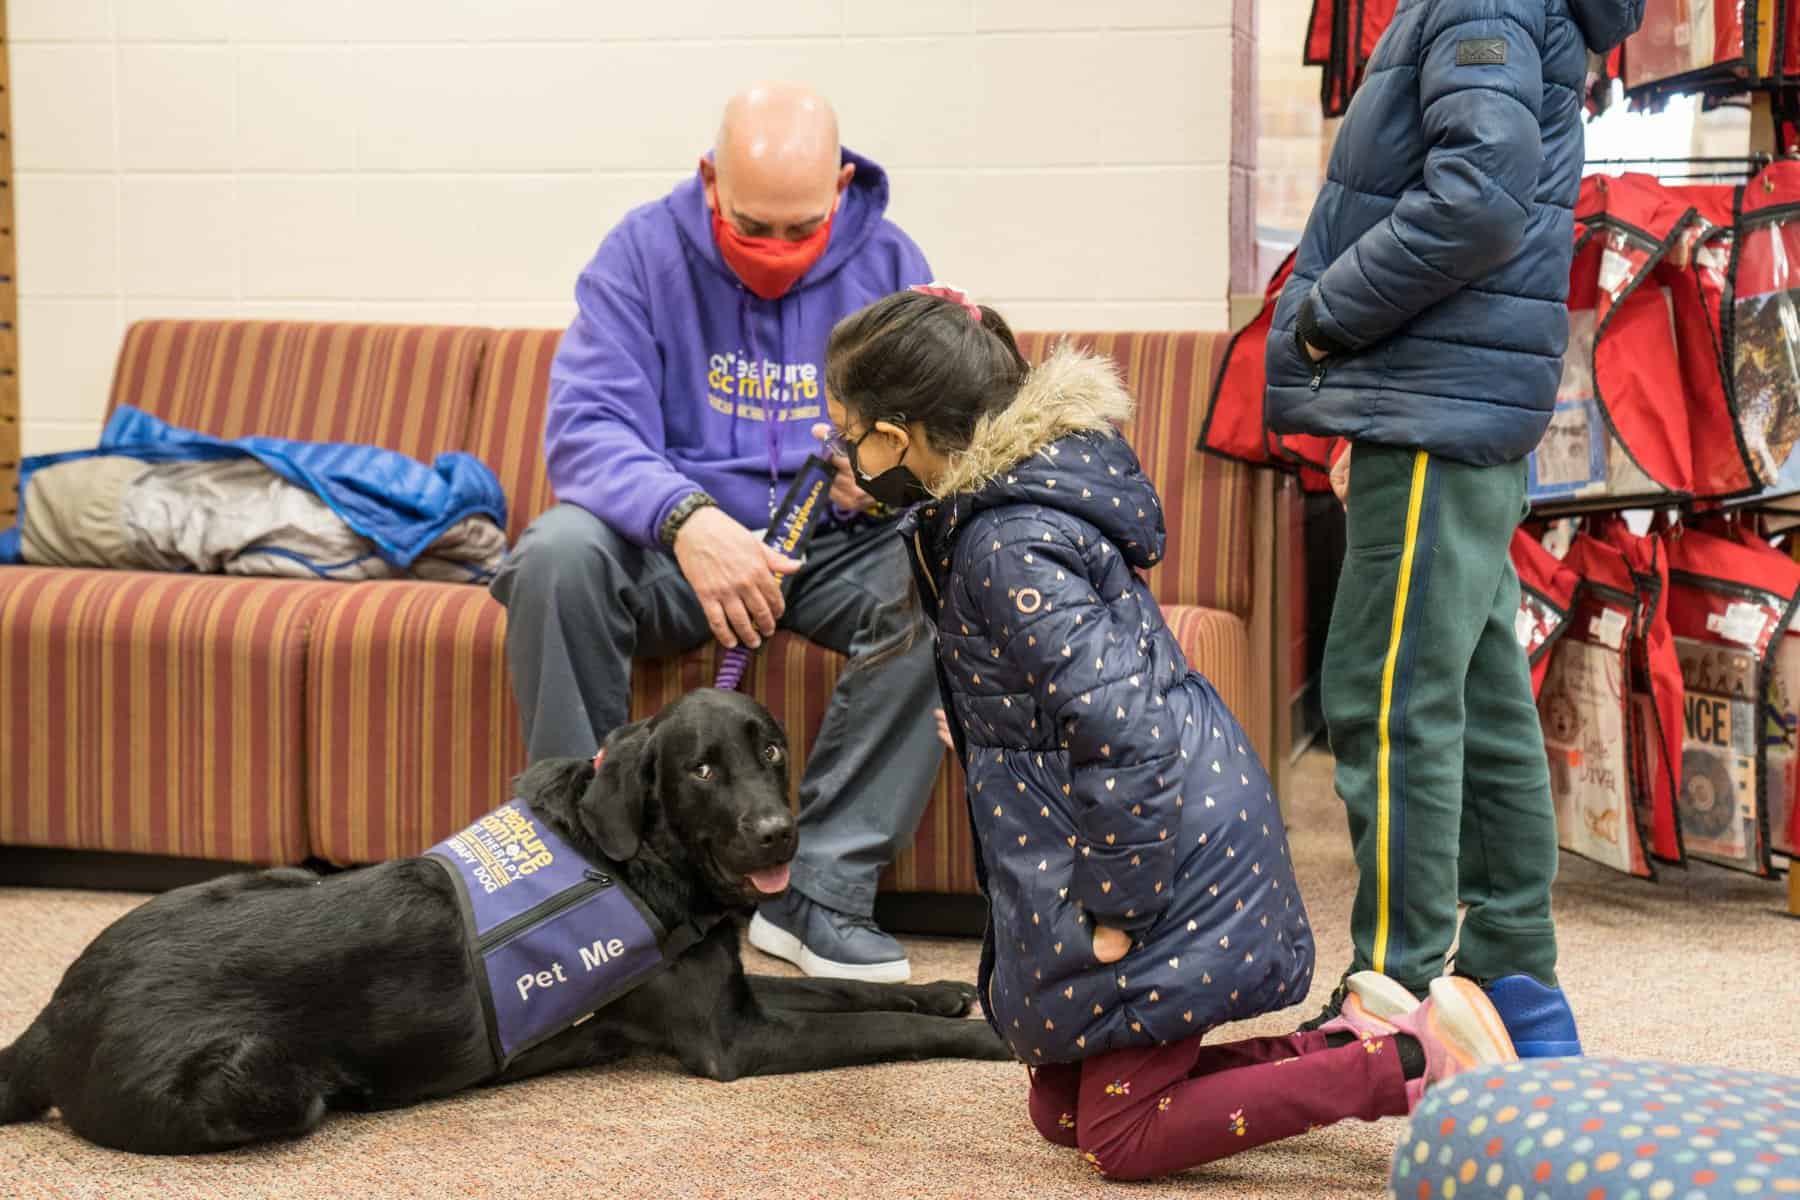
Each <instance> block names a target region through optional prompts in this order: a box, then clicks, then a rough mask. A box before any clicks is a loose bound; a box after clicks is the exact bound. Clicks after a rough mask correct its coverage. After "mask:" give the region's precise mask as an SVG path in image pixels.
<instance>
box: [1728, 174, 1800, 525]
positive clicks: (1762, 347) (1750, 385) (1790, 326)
mask: <svg viewBox="0 0 1800 1200" xmlns="http://www.w3.org/2000/svg"><path fill="white" fill-rule="evenodd" d="M1730 273H1731V297H1732V300H1731V309H1730V314H1729V318H1728V321H1727V325H1726V328H1727V330H1728V335H1727V339H1726V343H1727V357H1728V362H1729V366H1730V369H1731V396H1732V406H1733V412H1734V415H1735V417H1736V429H1737V438H1738V445H1739V448H1740V450H1741V451H1742V452H1743V454H1744V457H1745V460H1746V462H1747V465H1748V467H1749V469H1750V474H1751V478H1752V481H1753V484H1754V486H1755V487H1757V488H1775V487H1780V488H1783V489H1784V490H1785V489H1787V488H1792V487H1800V462H1796V461H1795V459H1796V457H1797V456H1796V455H1795V454H1794V449H1795V444H1796V442H1800V161H1796V160H1792V159H1789V160H1784V161H1781V162H1777V163H1774V164H1772V165H1771V166H1769V167H1767V168H1765V169H1764V170H1763V171H1762V172H1761V173H1760V174H1759V175H1757V177H1756V178H1755V179H1752V180H1751V181H1750V182H1749V183H1747V184H1745V185H1744V186H1743V188H1741V189H1740V190H1739V192H1738V206H1737V237H1736V240H1735V243H1734V252H1733V254H1732V259H1731V268H1730Z"/></svg>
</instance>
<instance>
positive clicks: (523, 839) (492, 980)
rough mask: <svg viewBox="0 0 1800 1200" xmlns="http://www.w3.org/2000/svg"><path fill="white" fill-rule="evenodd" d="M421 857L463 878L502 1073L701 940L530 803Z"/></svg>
mask: <svg viewBox="0 0 1800 1200" xmlns="http://www.w3.org/2000/svg"><path fill="white" fill-rule="evenodd" d="M426 854H427V855H428V856H429V857H431V858H435V859H437V860H438V862H439V863H440V864H442V865H443V866H444V867H445V869H446V870H448V871H449V872H450V875H451V877H452V878H453V879H455V880H456V885H457V895H458V899H459V901H460V904H461V907H462V913H463V922H464V925H465V927H466V936H467V937H468V940H469V946H470V950H471V953H472V955H473V961H474V966H475V978H476V986H477V990H478V991H479V992H480V993H481V1005H482V1009H483V1011H484V1013H485V1014H486V1017H487V1027H488V1041H489V1044H490V1045H491V1046H492V1048H493V1052H494V1061H495V1070H496V1071H499V1070H503V1069H505V1067H506V1066H507V1065H508V1064H509V1063H511V1062H512V1060H513V1059H515V1058H517V1057H518V1056H519V1055H520V1054H521V1053H523V1052H524V1051H526V1050H529V1049H531V1047H533V1046H535V1045H537V1044H538V1043H540V1042H543V1041H546V1040H548V1039H550V1038H552V1037H555V1036H556V1035H557V1034H559V1033H562V1032H563V1031H564V1030H567V1029H569V1028H570V1027H572V1026H574V1025H577V1024H579V1023H580V1022H581V1021H583V1020H584V1019H586V1018H587V1017H588V1016H589V1015H591V1014H592V1013H594V1012H595V1011H597V1010H599V1009H601V1008H604V1007H605V1006H606V1005H607V1004H609V1003H611V1002H612V1001H614V1000H616V999H618V998H619V997H620V996H622V995H624V994H625V993H626V992H629V991H630V990H631V989H632V988H634V987H636V986H637V985H638V984H640V983H642V982H644V980H646V979H647V978H649V977H650V976H651V975H653V974H654V973H655V972H656V971H657V970H658V969H660V968H661V967H662V966H663V965H664V964H665V963H666V962H672V961H674V960H675V959H676V958H678V957H679V956H680V954H681V953H682V952H683V951H685V950H686V949H687V948H689V947H691V946H692V945H693V944H694V943H695V942H696V941H698V940H699V936H703V931H697V930H692V929H690V928H689V927H687V926H684V927H682V929H681V930H679V931H677V933H676V936H674V937H669V936H668V931H666V930H664V929H663V928H662V924H661V922H659V921H658V920H657V919H656V917H655V915H654V914H652V913H651V912H650V910H649V909H648V908H647V907H645V906H644V905H643V903H642V902H641V901H639V899H638V898H637V896H636V895H635V894H633V893H632V891H631V889H630V888H628V887H626V886H625V885H624V883H622V882H621V881H620V880H619V879H618V878H617V876H616V875H615V873H614V869H613V868H612V867H611V866H610V865H603V864H597V863H594V862H592V861H590V860H589V859H587V858H586V857H584V856H583V855H582V854H581V852H580V851H578V850H576V849H575V848H574V847H573V846H571V845H569V844H568V842H567V841H565V840H564V839H563V838H562V837H561V836H559V835H558V834H557V833H556V831H555V830H554V829H553V828H551V825H550V823H549V822H548V821H546V820H544V819H543V818H542V817H541V816H539V815H538V814H537V813H535V812H533V811H532V810H531V807H530V805H528V804H526V803H525V802H524V801H523V800H512V801H509V802H508V803H506V804H503V805H501V806H500V807H499V808H497V809H495V810H494V811H493V812H491V813H489V814H488V815H487V816H485V817H483V818H481V820H479V821H477V822H475V824H473V825H471V826H469V827H468V828H467V829H465V830H463V831H462V832H461V833H459V834H457V835H456V836H455V837H452V838H447V839H446V840H444V841H442V842H439V843H438V844H437V845H435V846H433V847H432V848H431V849H430V850H428V851H426ZM677 943H679V944H677Z"/></svg>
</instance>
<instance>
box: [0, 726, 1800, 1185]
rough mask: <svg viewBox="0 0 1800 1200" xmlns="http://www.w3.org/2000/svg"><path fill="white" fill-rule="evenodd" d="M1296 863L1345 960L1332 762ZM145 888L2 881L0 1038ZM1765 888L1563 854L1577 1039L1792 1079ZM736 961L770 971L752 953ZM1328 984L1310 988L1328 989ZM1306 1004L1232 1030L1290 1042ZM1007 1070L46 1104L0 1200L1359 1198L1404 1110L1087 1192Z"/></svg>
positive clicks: (966, 965)
mask: <svg viewBox="0 0 1800 1200" xmlns="http://www.w3.org/2000/svg"><path fill="white" fill-rule="evenodd" d="M1289 803H1290V823H1291V826H1292V834H1293V842H1294V858H1295V862H1296V864H1297V865H1298V867H1299V869H1300V872H1301V884H1302V886H1303V887H1304V888H1305V891H1306V895H1307V902H1308V904H1309V907H1310V910H1311V913H1312V916H1313V919H1314V924H1315V926H1316V928H1317V931H1318V934H1319V937H1320V954H1321V957H1320V963H1319V972H1318V978H1319V979H1320V980H1321V981H1330V980H1334V979H1335V978H1336V977H1337V975H1338V973H1339V972H1340V971H1341V970H1342V968H1343V966H1344V964H1345V962H1346V961H1347V959H1348V957H1349V955H1348V940H1347V939H1348V933H1347V927H1348V926H1347V922H1348V917H1349V907H1350V898H1351V889H1352V886H1353V878H1354V876H1353V871H1352V867H1351V863H1350V858H1349V854H1348V851H1347V848H1346V835H1345V831H1344V818H1343V814H1342V810H1341V808H1340V807H1339V806H1338V805H1337V804H1336V803H1335V801H1334V800H1333V798H1332V795H1331V789H1330V766H1329V761H1328V760H1327V759H1325V758H1324V757H1323V756H1313V757H1311V758H1309V759H1308V760H1307V761H1306V762H1305V763H1304V764H1303V766H1302V769H1301V772H1300V779H1299V781H1298V782H1297V783H1296V784H1295V785H1294V787H1293V788H1292V790H1291V792H1290V800H1289ZM142 900H143V897H141V896H133V895H113V894H96V893H89V892H55V891H26V890H17V889H13V890H7V889H0V1043H4V1042H5V1041H9V1040H11V1039H12V1038H13V1037H15V1036H17V1034H18V1033H19V1032H20V1031H21V1030H23V1029H24V1028H25V1026H26V1025H27V1024H28V1023H29V1021H30V1019H31V1017H32V1016H33V1015H34V1014H35V1013H36V1012H37V1010H38V1008H39V1006H40V1005H42V1004H43V1002H44V1001H45V999H46V998H48V996H49V995H50V993H51V991H52V989H53V988H54V987H55V985H56V981H57V979H58V978H59V977H60V975H61V973H62V971H63V969H64V967H65V966H66V965H67V964H68V963H69V961H70V960H71V959H72V958H73V957H74V956H75V955H76V954H77V953H78V952H79V951H80V949H81V947H82V946H83V945H84V944H86V942H87V941H88V940H89V939H90V938H91V937H93V936H94V935H95V934H96V933H98V932H99V931H100V930H101V929H102V928H104V927H105V926H106V925H107V924H108V923H109V922H110V921H112V920H114V919H115V918H116V917H118V916H119V915H120V914H121V913H123V912H125V911H126V910H128V909H130V908H131V907H132V906H133V905H135V904H138V903H140V902H141V901H142ZM1782 900H1783V892H1782V889H1781V888H1780V886H1779V885H1777V884H1773V883H1764V882H1758V881H1756V880H1751V879H1747V878H1743V877H1740V876H1735V875H1731V874H1727V873H1725V872H1723V871H1717V870H1712V869H1708V868H1695V869H1693V870H1691V871H1688V872H1686V873H1679V872H1677V873H1672V874H1670V875H1669V876H1668V877H1667V881H1666V882H1663V883H1660V884H1655V885H1652V884H1644V883H1638V882H1635V881H1631V880H1627V879H1623V878H1621V877H1619V876H1617V875H1614V874H1611V873H1609V872H1607V871H1604V870H1601V869H1599V868H1597V867H1593V866H1591V865H1589V864H1586V863H1582V862H1578V861H1575V860H1572V859H1569V858H1567V857H1565V859H1564V862H1563V870H1562V878H1561V881H1560V882H1559V884H1558V886H1557V892H1556V913H1557V919H1558V921H1559V924H1560V930H1561V938H1562V956H1563V958H1562V961H1563V977H1564V982H1565V983H1566V985H1567V986H1568V987H1569V988H1570V990H1571V993H1572V995H1573V996H1574V997H1575V1001H1576V1004H1577V1011H1578V1014H1579V1016H1580V1018H1581V1020H1582V1022H1583V1032H1584V1034H1585V1036H1586V1039H1587V1042H1588V1046H1589V1048H1590V1049H1591V1050H1592V1051H1597V1052H1603V1053H1614V1054H1620V1055H1626V1056H1635V1057H1657V1058H1664V1059H1669V1060H1675V1061H1681V1062H1714V1063H1722V1064H1728V1065H1736V1066H1744V1067H1758V1068H1763V1069H1774V1070H1787V1071H1792V1070H1795V1069H1796V1068H1795V1067H1794V1062H1795V1059H1796V1056H1797V1055H1800V923H1796V922H1794V921H1791V920H1789V919H1788V918H1787V917H1785V916H1784V915H1783V913H1782ZM911 949H912V952H913V956H914V957H913V961H914V964H915V967H916V969H917V975H916V976H915V977H917V978H924V979H929V978H945V977H957V978H965V979H972V978H973V973H974V970H975V963H976V947H975V945H974V944H973V943H970V942H960V941H933V940H924V939H921V940H915V941H913V942H912V943H911ZM747 958H748V960H749V961H750V962H751V964H752V969H759V970H773V969H775V964H773V963H772V962H771V961H770V960H767V959H764V958H762V957H761V956H760V955H758V954H756V952H754V951H748V952H747ZM1325 990H1326V988H1325V986H1324V985H1321V986H1320V987H1318V988H1316V989H1315V991H1316V993H1319V994H1322V993H1323V991H1325ZM1312 1011H1314V1006H1313V1003H1312V1002H1309V1003H1308V1004H1307V1005H1306V1006H1305V1007H1304V1008H1303V1009H1295V1010H1290V1012H1288V1013H1285V1014H1277V1015H1274V1016H1272V1017H1268V1018H1265V1019H1263V1020H1261V1021H1258V1022H1255V1023H1253V1024H1251V1025H1247V1026H1244V1027H1241V1028H1240V1029H1239V1030H1235V1031H1227V1032H1226V1034H1224V1035H1223V1036H1229V1033H1230V1032H1256V1033H1262V1032H1282V1031H1284V1030H1285V1029H1287V1028H1291V1027H1292V1025H1293V1023H1294V1021H1295V1020H1296V1018H1297V1017H1298V1016H1299V1015H1301V1014H1305V1015H1310V1014H1311V1013H1312ZM1024 1087H1025V1080H1024V1070H1023V1068H1020V1067H1015V1066H1009V1065H1001V1064H977V1063H961V1062H943V1063H926V1064H919V1065H905V1066H892V1067H878V1068H867V1069H860V1070H851V1071H841V1072H836V1073H831V1074H819V1075H809V1076H798V1077H788V1078H776V1079H761V1080H752V1081H749V1082H744V1083H738V1084H733V1085H729V1086H727V1085H720V1084H713V1083H707V1082H704V1081H700V1080H693V1079H688V1078H684V1077H681V1076H678V1075H676V1074H673V1073H672V1072H671V1071H670V1070H669V1068H668V1066H667V1065H666V1064H662V1063H656V1062H643V1063H635V1064H631V1065H628V1066H624V1067H620V1068H615V1069H607V1070H600V1071H594V1072H588V1073H582V1074H571V1075H563V1076H559V1077H554V1078H549V1079H542V1080H537V1081H534V1082H530V1083H526V1084H521V1085H518V1086H514V1087H509V1088H503V1089H495V1090H491V1091H482V1092H476V1093H470V1094H467V1095H464V1096H461V1097H458V1098H456V1099H452V1100H449V1101H446V1102H443V1103H438V1104H432V1105H428V1106H425V1107H422V1108H418V1109H414V1110H411V1111H408V1112H402V1113H390V1114H383V1115H378V1116H366V1117H365V1116H333V1117H330V1118H328V1119H327V1121H326V1123H325V1125H324V1127H323V1128H322V1129H321V1130H320V1131H319V1132H318V1133H316V1134H314V1135H313V1136H312V1137H310V1138H307V1139H305V1140H304V1141H300V1142H297V1143H293V1144H288V1145H281V1146H275V1147H269V1148H264V1149H258V1150H252V1151H244V1152H239V1153H235V1154H230V1155H221V1156H214V1157H207V1158H200V1159H185V1160H172V1159H151V1158H134V1157H131V1156H127V1155H121V1154H115V1153H111V1152H107V1151H102V1150H97V1149H95V1148H93V1147H92V1146H89V1145H88V1144H86V1143H84V1142H82V1141H80V1140H79V1139H78V1138H76V1137H75V1136H74V1135H72V1134H71V1133H69V1132H68V1131H67V1130H66V1129H65V1128H63V1127H62V1125H60V1124H59V1123H58V1122H56V1121H55V1120H54V1119H52V1120H47V1121H43V1122H40V1123H37V1124H32V1125H23V1126H11V1127H6V1128H0V1198H6V1200H11V1198H15V1197H16V1198H20V1200H24V1198H27V1197H30V1198H34V1200H35V1198H50V1197H54V1198H56V1200H63V1198H73V1197H82V1198H89V1197H93V1198H104V1200H138V1198H145V1200H148V1198H151V1197H154V1198H156V1200H190V1198H194V1200H198V1198H202V1197H204V1198H207V1200H213V1198H218V1200H226V1198H233V1200H235V1198H239V1197H245V1198H249V1197H255V1198H258V1200H261V1198H265V1197H266V1198H271V1200H273V1198H285V1197H294V1198H307V1200H311V1198H315V1197H316V1198H325V1197H333V1198H337V1197H390V1196H391V1197H415V1196H416V1197H429V1198H431V1200H450V1198H451V1197H465V1196H466V1197H480V1198H482V1200H496V1198H500V1197H507V1196H519V1195H531V1196H537V1197H543V1196H555V1197H570V1198H574V1197H590V1196H592V1197H601V1196H605V1197H638V1196H644V1197H650V1196H670V1197H675V1196H680V1197H732V1198H736V1197H756V1198H757V1200H772V1198H774V1197H786V1196H816V1197H864V1196H868V1197H914V1196H917V1197H981V1198H983V1200H996V1198H1000V1197H1013V1196H1020V1197H1033V1198H1039V1197H1041V1198H1044V1200H1051V1198H1056V1197H1065V1196H1071V1197H1072V1196H1096V1195H1101V1194H1103V1193H1108V1192H1113V1193H1115V1194H1116V1193H1117V1189H1119V1188H1122V1187H1123V1188H1126V1189H1127V1191H1128V1192H1129V1193H1130V1194H1135V1195H1171V1196H1182V1195H1207V1196H1220V1197H1293V1198H1295V1200H1300V1198H1305V1200H1317V1198H1320V1197H1340V1196H1341V1197H1364V1196H1380V1195H1383V1194H1384V1193H1385V1187H1384V1181H1385V1179H1386V1174H1387V1163H1388V1155H1389V1153H1390V1151H1391V1149H1392V1147H1393V1144H1394V1141H1395V1138H1396V1137H1397V1136H1398V1133H1399V1130H1400V1128H1401V1125H1400V1122H1398V1121H1387V1122H1383V1123H1380V1124H1377V1125H1366V1124H1344V1125H1339V1126H1336V1127H1334V1128H1331V1129H1325V1130H1320V1131H1318V1132H1316V1133H1313V1134H1310V1135H1308V1136H1306V1137H1303V1138H1299V1139H1296V1140H1294V1141H1291V1142H1288V1143H1286V1144H1284V1145H1281V1146H1277V1147H1271V1148H1268V1149H1264V1150H1260V1151H1253V1152H1251V1153H1248V1154H1245V1155H1242V1156H1240V1157H1238V1158H1236V1159H1234V1160H1231V1161H1229V1162H1226V1163H1223V1164H1217V1165H1214V1166H1212V1167H1210V1168H1206V1169H1203V1170H1198V1171H1194V1172H1190V1173H1189V1174H1187V1175H1185V1176H1182V1177H1180V1178H1178V1179H1175V1180H1172V1181H1169V1182H1166V1183H1163V1184H1156V1185H1143V1186H1138V1185H1119V1184H1105V1183H1102V1182H1100V1181H1099V1180H1097V1179H1096V1178H1095V1177H1094V1176H1092V1175H1091V1174H1090V1172H1089V1171H1088V1169H1087V1168H1086V1167H1085V1166H1084V1165H1083V1164H1082V1163H1080V1162H1079V1161H1077V1160H1076V1158H1075V1156H1074V1154H1073V1153H1071V1152H1069V1151H1064V1150H1059V1149H1056V1148H1053V1147H1050V1146H1048V1145H1046V1144H1044V1143H1043V1142H1041V1141H1040V1140H1039V1139H1038V1138H1037V1135H1036V1134H1035V1133H1034V1132H1033V1131H1032V1129H1031V1126H1030V1124H1029V1123H1028V1121H1027V1120H1026V1116H1025V1106H1024Z"/></svg>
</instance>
